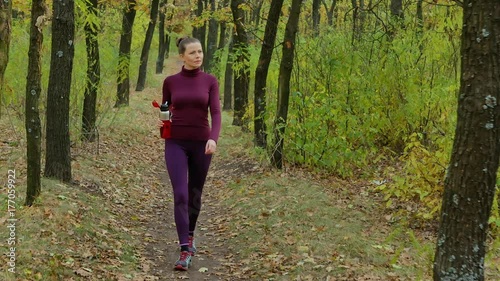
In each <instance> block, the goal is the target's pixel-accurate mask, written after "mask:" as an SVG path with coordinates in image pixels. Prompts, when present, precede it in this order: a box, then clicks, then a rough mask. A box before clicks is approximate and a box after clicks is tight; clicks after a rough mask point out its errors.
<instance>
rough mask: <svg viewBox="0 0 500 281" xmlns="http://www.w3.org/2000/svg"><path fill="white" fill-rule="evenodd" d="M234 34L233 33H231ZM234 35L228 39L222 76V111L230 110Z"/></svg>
mask: <svg viewBox="0 0 500 281" xmlns="http://www.w3.org/2000/svg"><path fill="white" fill-rule="evenodd" d="M233 33H234V32H233ZM233 47H234V34H232V35H231V36H230V37H229V47H228V51H227V62H226V71H225V74H224V104H223V106H222V109H223V110H231V109H232V108H233V107H232V101H233V59H234V48H233Z"/></svg>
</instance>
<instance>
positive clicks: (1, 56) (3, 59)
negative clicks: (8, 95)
mask: <svg viewBox="0 0 500 281" xmlns="http://www.w3.org/2000/svg"><path fill="white" fill-rule="evenodd" d="M11 33H12V1H0V109H1V104H2V102H3V91H4V82H3V80H4V74H5V70H6V69H7V63H8V62H9V47H10V38H11ZM0 117H1V111H0Z"/></svg>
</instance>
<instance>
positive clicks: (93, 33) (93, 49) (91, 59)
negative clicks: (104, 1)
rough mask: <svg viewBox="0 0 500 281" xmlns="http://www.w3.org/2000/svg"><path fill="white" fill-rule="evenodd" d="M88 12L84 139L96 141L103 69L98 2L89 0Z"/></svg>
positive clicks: (86, 25)
mask: <svg viewBox="0 0 500 281" xmlns="http://www.w3.org/2000/svg"><path fill="white" fill-rule="evenodd" d="M86 5H87V12H88V13H89V17H90V18H91V20H88V21H86V22H85V26H84V30H85V43H86V45H87V81H86V85H85V98H84V100H83V113H82V139H83V140H86V141H90V142H92V141H95V139H96V138H97V134H98V131H97V127H96V119H97V116H96V102H97V91H98V90H99V84H100V82H101V67H100V64H101V62H100V57H99V41H98V38H97V36H98V32H99V24H96V22H99V20H98V19H99V14H98V6H97V5H98V0H87V1H86Z"/></svg>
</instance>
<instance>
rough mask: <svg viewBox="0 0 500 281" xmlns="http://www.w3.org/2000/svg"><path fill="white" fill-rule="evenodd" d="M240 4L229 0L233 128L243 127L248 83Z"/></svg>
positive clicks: (245, 33)
mask: <svg viewBox="0 0 500 281" xmlns="http://www.w3.org/2000/svg"><path fill="white" fill-rule="evenodd" d="M242 4H243V0H231V11H232V13H233V20H234V23H235V27H236V35H235V36H234V49H235V51H236V54H237V56H236V60H235V62H236V63H237V64H238V67H237V68H236V69H237V70H236V73H235V77H234V89H238V90H237V91H234V118H233V125H235V126H243V125H244V122H243V116H244V115H245V111H246V109H247V105H248V90H249V83H250V70H249V62H250V55H249V51H248V35H247V31H246V29H245V11H244V10H243V7H242ZM233 63H234V62H233ZM243 129H245V128H243Z"/></svg>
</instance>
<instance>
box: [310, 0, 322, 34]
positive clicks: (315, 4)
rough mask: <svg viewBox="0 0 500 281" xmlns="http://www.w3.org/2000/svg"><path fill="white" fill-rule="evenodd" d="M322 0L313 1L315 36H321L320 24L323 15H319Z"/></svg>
mask: <svg viewBox="0 0 500 281" xmlns="http://www.w3.org/2000/svg"><path fill="white" fill-rule="evenodd" d="M320 1H321V0H313V2H312V29H313V34H314V36H318V35H319V22H320V19H321V14H320V13H319V8H320V7H319V6H320V3H321V2H320Z"/></svg>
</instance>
